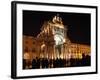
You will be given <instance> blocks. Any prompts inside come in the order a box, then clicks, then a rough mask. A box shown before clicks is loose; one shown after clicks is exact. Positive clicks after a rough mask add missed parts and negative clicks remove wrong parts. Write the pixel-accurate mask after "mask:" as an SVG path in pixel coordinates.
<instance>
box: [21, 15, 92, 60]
mask: <svg viewBox="0 0 100 80" xmlns="http://www.w3.org/2000/svg"><path fill="white" fill-rule="evenodd" d="M67 30H68V29H67V26H65V25H64V24H63V21H62V18H61V17H59V15H58V14H57V15H56V16H54V17H53V19H52V21H47V22H44V24H43V26H42V27H41V32H40V33H39V34H38V35H37V37H33V36H26V35H24V36H23V55H24V57H23V58H24V59H28V60H30V62H32V60H33V59H35V58H36V57H38V58H47V59H57V58H58V59H59V58H61V59H66V60H67V59H68V60H69V59H71V58H73V59H82V55H83V54H84V55H89V56H90V55H91V54H90V53H91V48H90V46H88V45H84V44H78V43H72V42H71V41H70V39H69V38H68V36H67Z"/></svg>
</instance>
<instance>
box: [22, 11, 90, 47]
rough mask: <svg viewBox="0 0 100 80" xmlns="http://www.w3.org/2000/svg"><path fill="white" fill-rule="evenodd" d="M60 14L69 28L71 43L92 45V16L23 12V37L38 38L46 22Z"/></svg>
mask: <svg viewBox="0 0 100 80" xmlns="http://www.w3.org/2000/svg"><path fill="white" fill-rule="evenodd" d="M56 14H59V15H60V17H62V20H63V23H64V25H67V26H68V33H67V34H68V37H69V39H70V40H71V42H74V43H80V44H87V45H90V42H91V41H90V36H91V31H90V30H91V28H90V26H91V25H90V24H91V22H90V20H91V19H90V18H91V17H90V16H91V15H90V14H83V13H67V12H65V13H64V12H63V13H62V12H43V11H28V10H27V11H26V10H24V11H23V35H30V36H34V37H36V36H37V35H38V34H39V33H40V28H41V27H42V25H43V23H44V21H48V20H52V18H53V17H54V16H55V15H56Z"/></svg>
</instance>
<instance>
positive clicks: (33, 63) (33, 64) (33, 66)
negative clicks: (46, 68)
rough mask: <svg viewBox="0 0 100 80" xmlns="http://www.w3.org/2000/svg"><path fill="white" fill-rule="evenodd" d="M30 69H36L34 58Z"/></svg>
mask: <svg viewBox="0 0 100 80" xmlns="http://www.w3.org/2000/svg"><path fill="white" fill-rule="evenodd" d="M32 69H36V60H35V59H33V60H32Z"/></svg>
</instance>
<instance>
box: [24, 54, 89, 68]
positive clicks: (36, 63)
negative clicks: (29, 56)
mask: <svg viewBox="0 0 100 80" xmlns="http://www.w3.org/2000/svg"><path fill="white" fill-rule="evenodd" d="M90 61H91V59H90V56H89V55H86V56H85V55H84V54H83V55H82V59H73V58H70V59H69V60H68V59H61V58H59V59H58V58H57V59H56V60H55V59H47V58H37V57H36V59H33V60H32V62H30V61H26V60H23V69H26V66H28V69H39V68H58V67H78V66H90V65H91V62H90ZM30 65H31V67H29V66H30Z"/></svg>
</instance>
